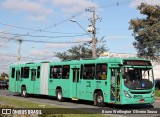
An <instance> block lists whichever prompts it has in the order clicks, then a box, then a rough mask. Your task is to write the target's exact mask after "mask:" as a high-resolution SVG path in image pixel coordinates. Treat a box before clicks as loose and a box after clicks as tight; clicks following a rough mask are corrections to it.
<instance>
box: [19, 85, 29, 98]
mask: <svg viewBox="0 0 160 117" xmlns="http://www.w3.org/2000/svg"><path fill="white" fill-rule="evenodd" d="M21 96H22V97H25V98H26V97H27V96H28V94H27V90H26V87H22V88H21Z"/></svg>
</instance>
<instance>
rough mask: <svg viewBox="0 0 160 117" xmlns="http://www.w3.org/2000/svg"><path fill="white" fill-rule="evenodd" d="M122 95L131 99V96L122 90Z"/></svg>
mask: <svg viewBox="0 0 160 117" xmlns="http://www.w3.org/2000/svg"><path fill="white" fill-rule="evenodd" d="M124 94H125V96H126V97H128V98H131V96H130V95H129V94H128V92H127V91H125V90H124Z"/></svg>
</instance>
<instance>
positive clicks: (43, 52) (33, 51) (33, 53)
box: [28, 50, 54, 58]
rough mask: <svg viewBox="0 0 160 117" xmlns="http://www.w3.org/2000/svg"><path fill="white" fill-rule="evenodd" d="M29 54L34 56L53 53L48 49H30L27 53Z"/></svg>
mask: <svg viewBox="0 0 160 117" xmlns="http://www.w3.org/2000/svg"><path fill="white" fill-rule="evenodd" d="M28 55H29V56H35V57H41V58H42V57H48V56H53V55H54V53H53V52H52V51H49V50H31V51H30V52H29V53H28Z"/></svg>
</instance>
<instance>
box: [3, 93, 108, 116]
mask: <svg viewBox="0 0 160 117" xmlns="http://www.w3.org/2000/svg"><path fill="white" fill-rule="evenodd" d="M0 102H1V105H0V108H7V107H8V108H38V109H40V108H44V107H45V108H48V110H49V108H56V109H57V108H60V107H57V106H50V105H45V106H44V107H42V106H39V105H42V103H41V104H40V103H35V102H29V101H25V100H18V99H13V98H9V97H5V96H0ZM61 108H62V107H61ZM45 110H47V109H45ZM55 111H56V110H54V113H65V112H67V113H73V114H42V115H38V117H75V116H76V117H111V116H106V115H102V114H92V113H89V112H88V113H86V112H83V111H80V110H75V109H68V108H62V110H61V111H60V109H59V110H58V112H55ZM77 113H78V114H77ZM84 113H86V114H84ZM4 117H6V116H4ZM23 117H28V115H26V116H25V115H24V116H23Z"/></svg>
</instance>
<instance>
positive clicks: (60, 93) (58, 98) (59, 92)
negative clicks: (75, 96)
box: [56, 89, 64, 102]
mask: <svg viewBox="0 0 160 117" xmlns="http://www.w3.org/2000/svg"><path fill="white" fill-rule="evenodd" d="M56 96H57V100H58V101H59V102H62V101H63V100H64V98H63V95H62V90H61V89H57V90H56Z"/></svg>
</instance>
